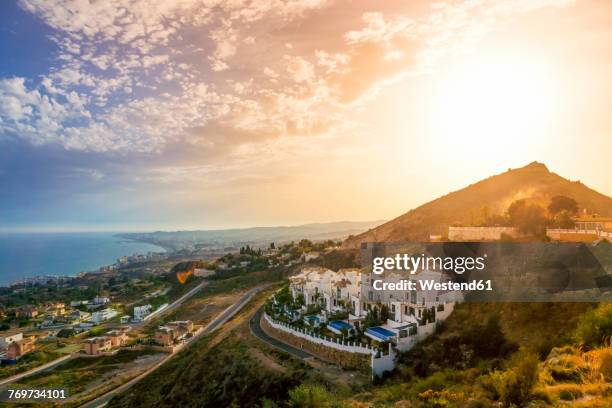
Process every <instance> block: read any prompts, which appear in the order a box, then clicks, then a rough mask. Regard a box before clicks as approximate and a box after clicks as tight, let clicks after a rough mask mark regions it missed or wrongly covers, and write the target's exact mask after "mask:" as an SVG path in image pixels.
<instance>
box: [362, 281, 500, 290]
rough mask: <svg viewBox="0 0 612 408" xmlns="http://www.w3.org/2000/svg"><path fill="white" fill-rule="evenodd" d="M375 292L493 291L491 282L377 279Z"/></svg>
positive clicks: (373, 285)
mask: <svg viewBox="0 0 612 408" xmlns="http://www.w3.org/2000/svg"><path fill="white" fill-rule="evenodd" d="M372 287H373V288H374V290H457V291H458V290H461V291H484V290H493V285H492V283H491V280H490V279H489V280H482V279H481V280H473V281H471V282H437V281H435V280H433V279H430V280H422V281H418V282H417V281H411V280H408V279H402V280H400V281H399V282H384V281H382V280H381V279H377V280H375V281H374V282H372Z"/></svg>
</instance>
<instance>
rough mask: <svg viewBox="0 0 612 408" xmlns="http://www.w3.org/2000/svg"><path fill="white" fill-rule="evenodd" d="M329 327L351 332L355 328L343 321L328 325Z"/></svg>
mask: <svg viewBox="0 0 612 408" xmlns="http://www.w3.org/2000/svg"><path fill="white" fill-rule="evenodd" d="M328 326H329V327H331V328H334V329H336V330H339V331H342V330H351V329H352V328H353V326H351V325H350V324H348V323H347V322H343V321H342V320H334V321H332V322H330V323H329V324H328Z"/></svg>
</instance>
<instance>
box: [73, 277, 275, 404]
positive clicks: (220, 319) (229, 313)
mask: <svg viewBox="0 0 612 408" xmlns="http://www.w3.org/2000/svg"><path fill="white" fill-rule="evenodd" d="M263 287H265V286H260V287H256V288H253V289H250V290H248V291H247V292H246V293H245V294H244V295H243V296H242V297H241V298H240V299H239V300H238V301H237V302H236V303H234V304H232V305H230V306H229V307H228V308H226V309H225V310H224V311H223V312H221V314H219V315H218V316H217V317H215V318H214V319H213V320H212V321H211V322H210V323H209V324H208V325H207V326H206V327H205V328H204V329H203V330H202V331H201V332H200V333H198V334H197V335H196V336H194V337H192V338H191V339H189V340H188V341H187V342H185V343H183V345H182V346H181V347H180V348H177V349H176V350H175V351H174V352H173V353H171V354H169V355H168V356H167V357H165V358H163V359H162V360H161V361H159V362H158V363H156V364H155V365H154V366H152V367H151V368H149V369H148V370H147V371H145V372H143V373H142V374H140V375H138V376H137V377H134V378H133V379H131V380H130V381H128V382H127V383H125V384H123V385H121V386H119V387H117V388H115V389H113V390H111V391H109V392H108V393H106V394H104V395H102V396H100V397H98V398H96V399H95V400H92V401H90V402H87V403H85V404H83V405H81V407H80V408H98V407H103V406H105V405H106V404H108V402H109V401H110V400H111V399H112V398H113V397H114V396H115V395H117V394H119V393H122V392H125V391H126V390H127V389H129V388H130V387H132V386H133V385H134V384H136V383H137V382H138V381H140V380H142V379H143V378H144V377H146V376H147V375H149V374H150V373H152V372H153V371H155V370H156V369H157V368H158V367H159V366H161V365H162V364H164V363H165V362H166V361H168V360H169V359H170V358H172V357H173V356H174V355H176V354H177V353H178V352H179V351H180V350H182V349H184V348H186V347H189V346H190V345H191V344H194V343H195V340H197V339H198V338H200V337H201V336H204V335H207V334H210V333H212V332H213V331H215V330H217V329H218V328H219V327H221V326H222V325H223V324H225V323H226V322H227V321H228V320H230V319H231V318H232V317H234V315H235V314H236V313H238V312H239V311H240V309H242V308H243V307H244V305H246V304H247V303H248V302H249V301H250V300H251V299H252V298H253V296H255V294H256V293H257V292H259V291H260V290H261V289H262V288H263Z"/></svg>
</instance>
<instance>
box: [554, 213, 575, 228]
mask: <svg viewBox="0 0 612 408" xmlns="http://www.w3.org/2000/svg"><path fill="white" fill-rule="evenodd" d="M553 222H554V224H555V226H556V227H557V228H565V229H568V228H574V226H575V223H574V220H573V219H572V214H571V213H570V212H569V211H568V210H561V211H560V212H559V213H557V214H555V216H554V218H553Z"/></svg>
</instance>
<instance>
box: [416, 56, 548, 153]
mask: <svg viewBox="0 0 612 408" xmlns="http://www.w3.org/2000/svg"><path fill="white" fill-rule="evenodd" d="M556 85H557V84H556V81H555V75H554V74H553V71H552V69H551V67H550V66H549V65H547V64H545V63H543V62H541V61H537V60H535V59H529V58H520V57H512V58H509V57H500V58H484V59H478V60H473V61H471V62H469V63H464V64H461V65H459V66H454V67H452V68H450V69H448V71H447V73H446V75H443V77H442V80H441V81H439V82H438V83H436V86H435V87H434V88H435V91H434V92H433V94H432V98H431V105H430V107H429V114H430V117H429V119H428V127H429V132H428V133H429V136H432V137H431V139H432V142H434V143H440V142H444V146H446V147H447V148H448V147H450V148H451V150H450V151H453V152H455V153H457V152H462V151H463V152H465V151H469V152H474V151H478V150H481V151H482V150H485V149H487V150H488V149H490V148H491V147H494V148H495V149H496V150H498V149H499V150H506V149H508V148H511V146H515V148H516V146H517V142H524V143H529V142H530V141H531V140H533V139H534V138H538V139H539V140H542V137H543V136H546V133H550V126H551V124H553V120H554V118H555V112H556V110H557V108H556V107H557V104H558V100H559V95H558V86H556ZM522 147H523V148H524V147H525V146H522Z"/></svg>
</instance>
